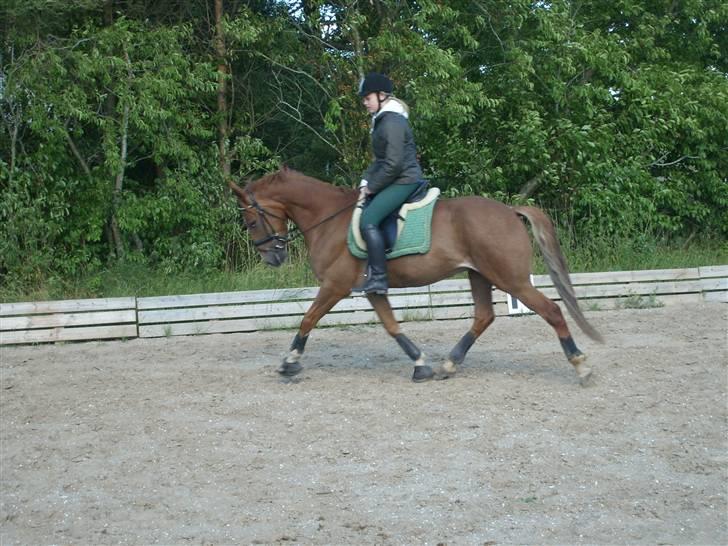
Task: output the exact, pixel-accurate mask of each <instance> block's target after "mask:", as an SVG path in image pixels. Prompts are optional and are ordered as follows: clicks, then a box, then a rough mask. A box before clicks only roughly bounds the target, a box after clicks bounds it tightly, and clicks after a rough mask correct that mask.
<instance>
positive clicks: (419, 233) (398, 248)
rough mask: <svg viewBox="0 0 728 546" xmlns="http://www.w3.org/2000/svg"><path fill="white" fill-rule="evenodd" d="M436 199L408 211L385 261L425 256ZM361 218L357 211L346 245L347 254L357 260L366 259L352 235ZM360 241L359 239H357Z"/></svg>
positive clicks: (430, 234)
mask: <svg viewBox="0 0 728 546" xmlns="http://www.w3.org/2000/svg"><path fill="white" fill-rule="evenodd" d="M435 203H437V199H433V200H432V201H431V202H430V203H428V204H427V205H424V206H422V207H418V208H415V209H411V210H408V211H407V213H406V216H405V220H404V227H403V228H402V230H401V232H400V234H399V237H397V242H396V243H395V245H394V248H392V250H391V251H390V252H387V259H388V260H391V259H392V258H399V257H401V256H408V255H410V254H426V253H427V252H429V250H430V244H431V243H432V213H433V211H434V210H435ZM360 218H361V210H360V209H357V211H356V213H355V214H354V216H353V218H352V222H351V224H350V225H349V233H348V235H347V243H348V246H349V252H351V254H352V255H353V256H355V257H357V258H366V257H367V251H366V250H364V249H363V248H361V247H360V246H359V244H358V243H357V237H356V236H355V235H354V224H355V223H356V224H357V225H358V223H359V219H360ZM400 222H401V220H400ZM359 239H360V240H361V238H360V237H359Z"/></svg>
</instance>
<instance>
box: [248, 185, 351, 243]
mask: <svg viewBox="0 0 728 546" xmlns="http://www.w3.org/2000/svg"><path fill="white" fill-rule="evenodd" d="M245 193H246V194H247V195H248V199H249V201H250V205H247V206H245V205H242V206H240V210H241V211H246V210H254V211H255V212H256V213H257V214H258V221H260V222H262V223H263V227H264V228H265V237H263V238H262V239H254V240H253V241H252V243H253V245H254V246H255V247H256V248H258V247H259V246H262V245H264V244H266V243H269V242H271V241H276V244H275V245H273V247H272V248H273V249H274V250H283V249H284V248H285V245H286V244H287V243H290V242H291V241H293V240H294V239H296V238H297V237H299V236H301V235H303V234H304V233H306V232H308V231H311V230H312V229H314V228H316V227H318V226H320V225H321V224H323V223H325V222H328V221H329V220H331V219H333V218H335V217H336V216H338V215H339V214H341V213H342V212H344V211H346V210H348V209H350V208H353V207H354V205H356V201H355V202H354V203H352V204H351V205H347V206H345V207H344V208H342V209H339V210H337V211H336V212H335V213H334V214H331V215H329V216H327V217H326V218H324V219H323V220H321V221H320V222H318V223H316V224H314V225H312V226H309V227H307V228H306V229H300V228H299V227H298V226H296V225H294V226H293V229H292V230H291V231H289V232H288V234H287V235H280V234H279V233H278V232H277V231H275V229H273V226H272V225H271V223H270V221H269V220H268V217H269V216H270V217H271V218H275V219H277V220H282V221H283V222H286V221H288V218H285V217H282V216H278V215H277V214H273V213H272V212H270V211H267V210H265V209H264V208H263V207H261V206H260V204H259V203H258V201H256V200H255V195H253V192H252V191H251V190H249V189H246V190H245ZM243 222H244V223H245V227H246V228H247V229H248V231H250V228H251V226H250V225H249V224H248V222H247V221H246V220H245V216H243Z"/></svg>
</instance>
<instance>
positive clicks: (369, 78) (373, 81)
mask: <svg viewBox="0 0 728 546" xmlns="http://www.w3.org/2000/svg"><path fill="white" fill-rule="evenodd" d="M393 90H394V84H393V83H392V80H390V79H389V78H388V77H387V76H385V75H384V74H380V73H378V72H370V73H369V74H367V75H366V76H364V77H363V78H362V80H361V82H359V91H358V92H357V94H358V95H359V96H360V97H366V96H367V95H368V94H369V93H378V92H380V91H381V92H382V93H386V94H387V95H391V94H392V91H393Z"/></svg>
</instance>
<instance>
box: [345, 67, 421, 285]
mask: <svg viewBox="0 0 728 546" xmlns="http://www.w3.org/2000/svg"><path fill="white" fill-rule="evenodd" d="M393 89H394V85H393V83H392V80H390V79H389V78H388V77H387V76H385V75H384V74H380V73H376V72H372V73H369V74H367V75H366V77H364V78H363V79H362V80H361V82H360V83H359V92H358V94H359V96H360V97H362V104H363V105H364V107H365V108H366V109H367V111H368V112H369V113H370V114H372V129H371V134H372V149H373V152H374V161H373V162H372V163H371V165H369V167H368V168H367V170H366V171H365V172H364V175H363V176H362V180H361V183H360V184H359V190H360V199H361V200H364V199H365V198H366V197H367V196H369V195H372V196H373V198H372V200H371V202H370V203H369V205H368V206H367V207H366V208H364V210H363V212H362V215H361V222H360V228H361V234H362V237H363V238H364V241H365V242H366V244H367V254H368V259H369V263H368V267H367V280H366V283H365V284H364V286H363V287H362V288H361V290H363V291H364V292H366V293H367V294H372V293H374V294H386V293H387V289H388V287H389V285H388V282H387V260H386V257H385V253H384V251H385V248H384V237H383V236H382V232H381V230H380V224H381V223H382V221H383V220H384V219H385V218H386V217H387V216H389V215H390V214H391V213H392V212H394V211H395V210H397V209H399V207H401V206H402V205H403V204H404V203H405V202H406V201H407V198H409V196H410V195H412V193H414V191H415V190H416V189H417V188H418V187H419V182H420V181H421V179H422V169H421V168H420V164H419V162H418V161H417V148H416V146H415V139H414V136H413V134H412V128H411V127H410V124H409V121H408V118H409V108H408V107H407V105H406V104H405V103H404V102H402V101H401V100H399V99H398V98H396V97H395V96H394V95H393V94H392V91H393Z"/></svg>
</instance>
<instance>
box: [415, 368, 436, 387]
mask: <svg viewBox="0 0 728 546" xmlns="http://www.w3.org/2000/svg"><path fill="white" fill-rule="evenodd" d="M433 377H435V372H433V371H432V368H430V367H429V366H427V365H423V366H415V371H414V373H413V374H412V381H414V382H415V383H422V382H424V381H429V380H430V379H432V378H433Z"/></svg>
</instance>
